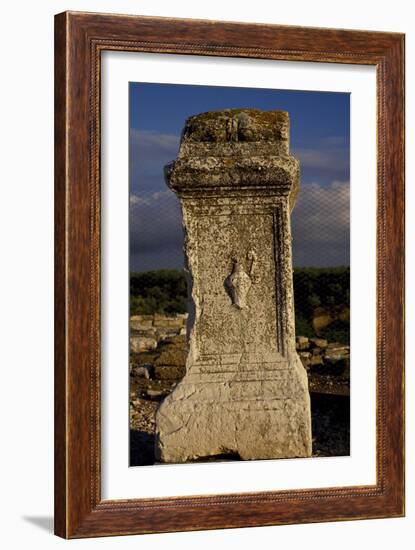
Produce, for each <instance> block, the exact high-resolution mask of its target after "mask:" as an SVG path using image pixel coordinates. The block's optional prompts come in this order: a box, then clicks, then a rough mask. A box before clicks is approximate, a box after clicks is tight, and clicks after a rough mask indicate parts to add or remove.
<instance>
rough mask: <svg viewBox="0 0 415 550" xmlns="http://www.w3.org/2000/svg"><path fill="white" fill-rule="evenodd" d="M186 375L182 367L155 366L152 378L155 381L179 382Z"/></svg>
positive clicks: (184, 368)
mask: <svg viewBox="0 0 415 550" xmlns="http://www.w3.org/2000/svg"><path fill="white" fill-rule="evenodd" d="M185 374H186V367H185V366H184V365H179V366H173V365H157V366H155V367H154V378H155V379H156V380H181V379H182V378H183V376H184V375H185Z"/></svg>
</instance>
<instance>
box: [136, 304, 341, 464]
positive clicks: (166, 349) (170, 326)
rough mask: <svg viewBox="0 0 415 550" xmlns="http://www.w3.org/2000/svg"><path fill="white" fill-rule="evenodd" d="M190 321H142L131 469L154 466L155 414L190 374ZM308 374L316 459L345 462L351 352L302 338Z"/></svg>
mask: <svg viewBox="0 0 415 550" xmlns="http://www.w3.org/2000/svg"><path fill="white" fill-rule="evenodd" d="M185 323H186V315H181V316H176V317H163V316H136V317H134V318H132V319H131V338H130V347H131V354H130V464H131V466H138V465H148V464H154V461H155V459H154V432H155V414H156V410H157V408H158V406H159V404H160V402H161V401H162V400H163V399H164V398H165V397H166V395H168V394H169V393H170V392H171V391H172V390H173V388H174V387H175V385H176V384H177V383H178V382H179V381H180V380H181V378H182V377H183V376H184V374H185V362H186V356H187V345H186V335H185ZM297 351H298V354H299V356H300V358H301V361H302V362H303V365H304V367H305V368H306V370H307V374H308V379H309V387H310V395H311V412H312V429H313V456H344V455H348V454H349V452H350V443H349V438H350V434H349V425H350V421H349V415H350V405H349V401H350V400H349V388H350V367H349V365H350V359H349V347H348V346H345V345H342V344H340V343H335V342H332V343H329V342H327V341H326V340H323V339H321V338H310V339H309V338H305V337H301V336H300V337H297Z"/></svg>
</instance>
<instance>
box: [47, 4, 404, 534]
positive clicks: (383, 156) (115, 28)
mask: <svg viewBox="0 0 415 550" xmlns="http://www.w3.org/2000/svg"><path fill="white" fill-rule="evenodd" d="M104 50H121V51H134V52H156V53H175V54H192V55H198V56H203V55H205V56H206V55H209V56H222V57H245V58H254V59H275V60H290V61H303V62H304V61H308V62H326V63H327V62H328V63H343V64H359V65H372V66H375V67H376V72H377V319H376V330H377V380H376V384H377V407H376V409H377V418H376V427H377V429H376V462H377V474H376V475H377V480H376V484H375V485H373V486H355V487H335V488H316V489H302V490H294V491H267V492H263V493H246V494H229V495H210V496H195V497H179V496H178V497H171V498H170V497H169V498H148V499H135V500H129V499H124V500H116V501H115V500H114V501H108V500H105V501H102V499H101V478H100V468H101V451H100V408H101V404H100V59H101V52H102V51H104ZM55 132H56V133H55V533H56V534H57V535H59V536H61V537H64V538H78V537H96V536H107V535H127V534H134V533H158V532H166V531H190V530H199V529H219V528H229V527H247V526H261V525H278V524H290V523H306V522H319V521H337V520H352V519H366V518H385V517H396V516H402V515H403V514H404V320H403V313H404V306H403V297H404V35H402V34H395V33H382V32H366V31H349V30H336V29H319V28H304V27H288V26H287V27H285V26H277V25H263V24H261V25H257V24H245V23H244V24H240V23H227V22H213V21H200V20H185V19H166V18H153V17H138V16H126V15H110V14H92V13H76V12H73V13H72V12H65V13H61V14H59V15H57V16H56V18H55Z"/></svg>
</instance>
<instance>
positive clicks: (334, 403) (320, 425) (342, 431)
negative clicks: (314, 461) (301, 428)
mask: <svg viewBox="0 0 415 550" xmlns="http://www.w3.org/2000/svg"><path fill="white" fill-rule="evenodd" d="M310 396H311V417H312V427H313V456H314V457H318V456H349V455H350V399H349V396H340V395H327V394H322V393H312V394H310Z"/></svg>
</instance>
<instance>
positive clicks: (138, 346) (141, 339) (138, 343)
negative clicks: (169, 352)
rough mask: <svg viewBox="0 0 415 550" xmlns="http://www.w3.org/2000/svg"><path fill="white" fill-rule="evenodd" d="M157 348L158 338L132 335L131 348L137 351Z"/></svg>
mask: <svg viewBox="0 0 415 550" xmlns="http://www.w3.org/2000/svg"><path fill="white" fill-rule="evenodd" d="M156 348H157V340H156V339H155V338H151V337H149V336H141V335H135V334H131V335H130V349H131V351H133V352H135V353H140V352H142V351H148V350H153V349H156Z"/></svg>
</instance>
